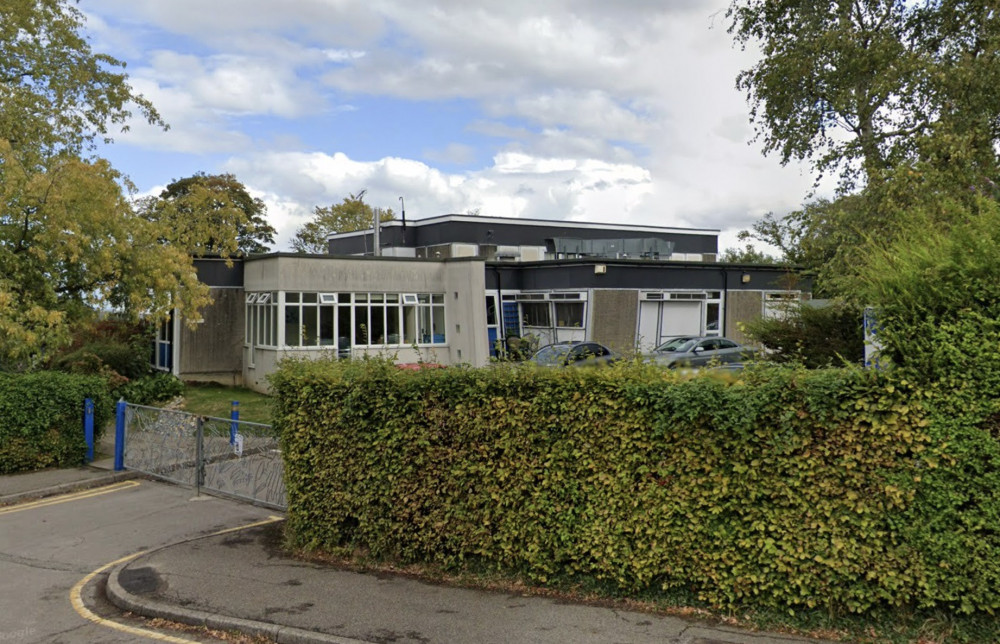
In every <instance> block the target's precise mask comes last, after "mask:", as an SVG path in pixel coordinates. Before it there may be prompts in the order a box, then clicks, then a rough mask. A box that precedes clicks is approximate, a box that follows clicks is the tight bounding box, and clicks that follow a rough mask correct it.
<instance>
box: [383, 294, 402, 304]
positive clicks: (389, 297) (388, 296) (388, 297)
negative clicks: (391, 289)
mask: <svg viewBox="0 0 1000 644" xmlns="http://www.w3.org/2000/svg"><path fill="white" fill-rule="evenodd" d="M385 301H386V302H399V293H388V294H386V296H385Z"/></svg>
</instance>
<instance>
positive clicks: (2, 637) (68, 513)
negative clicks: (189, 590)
mask: <svg viewBox="0 0 1000 644" xmlns="http://www.w3.org/2000/svg"><path fill="white" fill-rule="evenodd" d="M192 497H193V492H192V491H191V490H189V489H185V488H180V487H176V486H172V485H167V484H162V483H156V482H153V481H148V480H130V481H121V482H118V483H114V484H112V485H110V486H106V487H101V488H95V489H90V490H84V491H80V492H76V493H71V494H64V495H61V496H57V497H50V498H46V499H41V500H39V501H32V502H27V503H20V504H18V505H12V506H6V507H0V616H2V618H0V642H16V643H18V644H22V643H28V642H51V643H66V644H75V643H81V644H82V643H94V642H109V643H110V642H137V641H144V640H145V639H146V637H145V636H144V635H143V634H142V633H141V632H137V631H122V630H116V629H115V628H113V627H112V626H110V625H109V624H108V623H107V622H105V621H102V618H99V617H97V616H96V615H94V614H93V613H92V612H90V615H88V612H89V609H88V608H87V606H92V605H93V604H94V603H95V602H98V599H97V597H96V595H97V593H96V592H95V591H96V589H97V588H98V586H99V584H100V582H101V581H102V577H106V573H104V574H103V575H102V574H98V575H95V576H94V577H93V581H92V582H91V583H89V584H87V585H86V587H84V588H82V591H78V593H80V594H81V597H80V599H82V602H81V601H78V602H76V604H77V605H74V602H73V600H72V598H71V592H72V591H73V589H74V586H77V585H78V584H79V582H81V580H83V579H84V577H86V576H88V575H90V574H91V573H93V572H94V571H95V570H97V569H99V568H101V567H102V566H105V565H106V564H108V563H110V562H112V561H115V560H118V559H121V558H122V557H126V556H128V555H134V554H136V553H139V552H142V551H145V550H150V549H154V548H157V547H160V546H164V545H167V544H170V543H175V542H178V541H181V540H184V539H189V538H192V537H196V536H200V535H206V534H211V533H214V532H217V531H219V530H222V529H226V528H233V527H236V526H240V525H245V524H250V523H255V522H259V521H261V520H265V519H267V518H268V517H270V516H272V515H273V514H274V512H273V511H269V510H265V509H262V508H257V507H254V506H251V505H247V504H243V503H236V502H232V501H228V500H223V499H217V498H213V497H207V496H202V497H198V498H192ZM95 619H96V620H97V621H95ZM133 627H134V622H133ZM173 635H174V636H176V635H178V634H177V633H174V634H173ZM157 639H158V640H159V641H163V638H162V637H160V638H157ZM149 641H153V640H152V639H150V640H149ZM167 641H170V640H167ZM175 641H198V640H197V639H196V638H190V637H188V636H186V635H184V636H183V637H182V638H177V639H176V640H175Z"/></svg>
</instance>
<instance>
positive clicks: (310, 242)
mask: <svg viewBox="0 0 1000 644" xmlns="http://www.w3.org/2000/svg"><path fill="white" fill-rule="evenodd" d="M363 197H364V194H363V193H362V194H360V195H354V194H352V195H350V196H349V197H345V198H344V200H343V201H342V202H341V203H339V204H333V205H331V206H327V207H325V208H321V207H319V206H316V208H315V210H313V220H312V221H310V222H308V223H306V224H305V225H304V226H302V227H301V228H299V229H298V230H297V231H295V237H294V239H292V248H294V249H295V251H296V252H299V253H317V254H322V253H325V252H326V251H327V243H326V240H327V237H329V236H330V235H332V234H334V233H346V232H351V231H355V230H366V229H368V228H371V226H372V222H373V221H375V213H376V212H378V214H379V221H380V222H385V221H392V220H394V219H395V218H396V214H395V213H393V212H392V208H387V209H385V210H382V209H381V208H379V209H377V210H376V209H373V208H372V207H371V206H370V205H368V204H366V203H365V202H364V201H363V200H362V198H363Z"/></svg>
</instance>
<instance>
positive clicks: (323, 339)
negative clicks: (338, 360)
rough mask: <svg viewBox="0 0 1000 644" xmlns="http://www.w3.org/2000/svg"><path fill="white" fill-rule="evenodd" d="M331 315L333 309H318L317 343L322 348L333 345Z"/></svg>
mask: <svg viewBox="0 0 1000 644" xmlns="http://www.w3.org/2000/svg"><path fill="white" fill-rule="evenodd" d="M333 314H334V307H332V306H321V307H319V343H320V345H322V346H332V345H333V340H334V336H333Z"/></svg>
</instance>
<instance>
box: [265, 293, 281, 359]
mask: <svg viewBox="0 0 1000 644" xmlns="http://www.w3.org/2000/svg"><path fill="white" fill-rule="evenodd" d="M271 301H272V302H274V298H273V297H272V298H271ZM267 312H268V316H267V330H268V336H269V337H268V340H267V344H268V345H269V346H272V347H276V346H278V306H277V305H276V304H272V305H271V306H269V307H267Z"/></svg>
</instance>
